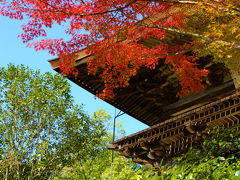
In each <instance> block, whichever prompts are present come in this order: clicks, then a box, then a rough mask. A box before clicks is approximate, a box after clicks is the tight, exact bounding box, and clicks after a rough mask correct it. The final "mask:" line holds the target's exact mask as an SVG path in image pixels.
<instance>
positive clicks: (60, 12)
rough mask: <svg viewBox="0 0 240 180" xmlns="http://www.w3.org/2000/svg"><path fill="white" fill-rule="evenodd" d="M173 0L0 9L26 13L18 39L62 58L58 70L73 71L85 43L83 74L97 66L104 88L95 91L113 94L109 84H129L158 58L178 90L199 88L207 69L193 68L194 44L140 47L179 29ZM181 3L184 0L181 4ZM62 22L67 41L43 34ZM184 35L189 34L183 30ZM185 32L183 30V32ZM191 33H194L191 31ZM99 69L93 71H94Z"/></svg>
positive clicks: (14, 2) (40, 1)
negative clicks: (85, 68)
mask: <svg viewBox="0 0 240 180" xmlns="http://www.w3.org/2000/svg"><path fill="white" fill-rule="evenodd" d="M178 2H180V1H176V0H91V1H90V0H11V1H10V2H9V1H6V2H5V3H4V4H2V5H1V7H0V14H1V15H4V16H8V17H10V18H15V19H20V20H21V19H23V18H28V23H27V24H26V25H22V28H23V33H22V34H21V35H20V37H21V38H22V40H23V42H24V43H27V44H28V46H34V48H35V50H37V51H38V50H48V51H49V53H50V54H52V55H58V56H59V57H60V58H61V59H62V60H63V61H62V63H61V65H60V68H61V70H62V73H63V74H73V75H75V76H77V70H76V69H75V68H74V67H73V64H74V62H73V60H74V53H76V52H78V51H80V50H81V49H82V48H86V47H87V48H86V51H87V53H89V54H92V56H91V58H89V59H88V61H87V63H88V68H89V69H88V70H89V74H93V75H94V74H96V72H97V70H99V69H101V73H100V75H99V76H100V77H101V78H102V79H103V81H104V83H105V89H104V90H103V92H101V93H100V94H99V95H98V96H99V97H100V98H103V99H106V98H113V97H114V89H115V88H119V87H126V86H128V85H129V80H130V78H131V77H133V76H135V75H136V73H137V72H138V70H139V69H140V67H143V66H145V67H146V68H150V69H154V68H155V67H156V65H157V64H158V62H159V58H161V59H163V58H165V59H166V60H165V63H170V64H172V65H173V67H175V69H176V71H177V72H178V75H179V80H180V84H181V86H182V90H181V92H179V94H180V95H183V94H187V93H188V92H190V91H194V92H199V91H200V89H201V88H203V87H204V85H203V84H202V77H203V76H206V75H207V74H208V71H207V70H205V69H198V68H197V66H196V62H195V57H194V56H188V55H186V50H189V49H191V48H192V47H193V46H195V44H194V43H189V44H187V45H186V44H185V45H178V46H176V47H170V46H169V45H168V43H160V44H158V45H157V46H155V47H153V48H148V47H145V46H144V45H143V44H142V43H140V42H141V40H143V39H148V38H153V37H154V38H157V39H159V40H163V39H164V38H165V37H166V33H168V32H174V33H182V34H184V33H185V34H186V32H184V31H182V29H183V28H184V27H183V26H184V23H183V22H184V21H185V19H186V17H187V16H186V14H184V13H182V11H179V10H178V9H179V3H178ZM183 4H185V3H183ZM55 23H57V24H59V25H61V24H65V25H66V24H68V27H67V30H66V34H68V35H70V36H71V39H70V40H67V41H64V40H63V39H47V38H46V39H45V38H43V39H42V40H40V41H37V42H32V40H34V39H36V38H39V37H46V36H47V33H46V29H47V28H51V27H52V26H53V24H55ZM189 34H190V33H189ZM186 35H188V34H186ZM193 36H194V34H193ZM98 72H99V71H98Z"/></svg>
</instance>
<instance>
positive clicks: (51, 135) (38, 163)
mask: <svg viewBox="0 0 240 180" xmlns="http://www.w3.org/2000/svg"><path fill="white" fill-rule="evenodd" d="M105 135H106V129H105V127H104V123H103V121H102V119H101V117H100V118H90V117H89V116H88V115H87V114H86V112H84V111H83V109H82V106H79V105H74V102H73V98H72V96H71V95H70V85H69V84H68V83H67V82H66V80H65V79H63V78H62V77H61V76H60V75H52V74H51V73H45V74H40V72H39V71H33V70H30V69H29V68H26V67H24V66H22V65H21V66H15V65H12V64H10V65H8V68H1V69H0V179H3V178H5V179H48V178H49V177H51V176H53V175H54V173H58V172H60V171H61V170H62V168H63V167H65V166H70V165H72V164H74V163H75V162H76V161H78V160H80V159H81V160H82V161H84V160H86V159H88V158H90V157H91V156H93V155H94V153H98V149H97V147H96V144H99V143H100V140H101V138H102V136H105ZM90 150H91V152H92V154H89V151H90Z"/></svg>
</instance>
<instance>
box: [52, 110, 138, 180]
mask: <svg viewBox="0 0 240 180" xmlns="http://www.w3.org/2000/svg"><path fill="white" fill-rule="evenodd" d="M92 119H95V120H99V119H101V120H104V122H105V126H106V128H107V129H108V130H110V129H111V128H112V124H111V123H110V122H111V121H110V120H111V116H110V115H109V114H107V113H106V112H105V111H104V110H99V111H97V112H95V113H94V115H93V117H92ZM116 129H117V134H118V136H119V137H121V136H123V135H124V134H125V132H124V130H122V129H121V123H117V124H116ZM111 141H112V133H111V132H108V134H107V135H106V136H102V137H101V141H100V143H99V144H98V145H97V147H96V148H97V150H98V152H97V153H94V152H93V150H94V148H89V150H90V151H89V154H94V155H93V156H91V157H89V158H87V160H85V161H82V160H81V161H78V162H76V164H74V165H73V166H69V167H65V168H64V169H63V172H62V174H61V176H59V177H58V178H57V177H55V179H56V180H57V179H68V178H69V179H84V180H93V179H97V180H98V179H99V180H100V179H101V180H105V179H106V180H108V179H110V178H111V173H112V177H113V179H116V180H121V179H122V180H125V179H130V178H131V177H132V176H134V174H135V172H136V171H137V170H138V169H141V166H139V165H137V164H135V163H133V162H132V161H131V160H128V159H126V158H125V157H122V156H119V155H118V154H117V153H114V161H113V165H112V151H109V150H108V149H107V145H108V144H109V142H111ZM96 148H95V149H96ZM92 152H93V153H92Z"/></svg>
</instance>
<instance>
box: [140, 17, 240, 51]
mask: <svg viewBox="0 0 240 180" xmlns="http://www.w3.org/2000/svg"><path fill="white" fill-rule="evenodd" d="M137 25H139V26H144V27H148V28H157V29H162V30H165V31H166V32H171V33H176V34H181V35H184V36H191V37H194V38H200V39H203V40H205V41H207V42H215V43H217V44H224V45H226V46H228V47H233V48H235V49H240V45H239V44H233V43H231V42H227V41H223V40H216V39H211V38H209V37H206V36H203V35H200V34H197V33H191V32H186V31H181V30H178V29H174V28H167V27H163V26H159V25H155V24H146V23H144V22H140V23H138V24H137Z"/></svg>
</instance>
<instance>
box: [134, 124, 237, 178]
mask: <svg viewBox="0 0 240 180" xmlns="http://www.w3.org/2000/svg"><path fill="white" fill-rule="evenodd" d="M238 128H239V126H238V127H235V128H233V129H222V128H216V129H214V130H213V131H211V134H210V135H209V136H208V137H207V138H206V140H205V141H204V143H203V144H202V148H201V149H190V150H189V151H188V152H187V153H186V154H184V155H182V156H181V157H178V158H175V159H174V160H173V163H171V165H165V166H162V167H161V169H158V168H155V169H153V170H150V171H147V172H144V173H142V172H140V173H138V174H136V175H135V177H133V178H132V179H142V180H145V179H153V180H163V179H164V180H168V179H169V180H175V179H186V180H187V179H196V180H202V179H212V180H215V179H231V180H234V179H240V132H239V131H237V129H238ZM156 171H160V172H161V175H160V176H158V175H157V173H155V172H156Z"/></svg>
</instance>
